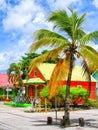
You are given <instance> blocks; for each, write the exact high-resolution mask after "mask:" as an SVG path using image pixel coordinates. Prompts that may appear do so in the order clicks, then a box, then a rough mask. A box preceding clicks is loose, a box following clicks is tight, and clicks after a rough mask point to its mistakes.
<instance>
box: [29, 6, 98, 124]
mask: <svg viewBox="0 0 98 130" xmlns="http://www.w3.org/2000/svg"><path fill="white" fill-rule="evenodd" d="M69 10H70V14H67V12H66V11H65V10H58V11H54V12H51V14H50V16H49V18H48V21H49V22H53V23H54V29H56V31H57V33H56V32H54V31H51V30H47V29H40V30H37V31H35V33H34V43H33V44H32V45H31V46H30V52H35V51H36V50H37V49H39V48H41V47H43V46H48V47H50V51H48V52H47V53H45V54H43V55H41V56H39V57H37V58H35V59H34V60H32V62H31V63H30V69H32V68H33V67H34V66H36V64H38V63H41V62H44V61H45V60H46V59H52V60H53V59H55V58H57V56H58V55H59V56H60V58H59V60H58V62H57V64H56V66H55V69H54V71H53V73H52V75H51V78H50V81H49V98H50V99H51V98H52V97H54V96H55V95H56V94H57V90H58V89H59V87H58V86H60V82H59V81H61V80H65V79H66V78H65V77H67V79H66V80H67V83H66V98H65V125H70V118H69V117H70V116H69V100H70V96H69V95H70V83H71V76H72V70H73V67H74V65H75V61H76V60H77V59H80V60H81V63H82V64H81V65H82V67H83V68H84V74H85V75H86V78H87V79H88V86H89V91H90V89H91V82H90V81H91V76H90V71H89V68H88V64H89V63H92V65H94V64H98V53H97V52H96V51H95V50H94V49H93V48H92V47H90V46H89V43H90V42H94V41H97V40H98V31H95V32H91V33H86V32H85V30H84V29H83V27H84V26H83V25H84V21H85V18H86V14H85V13H84V14H82V15H81V16H78V13H77V11H73V10H72V9H70V8H69ZM93 63H94V64H93ZM89 96H90V93H89Z"/></svg>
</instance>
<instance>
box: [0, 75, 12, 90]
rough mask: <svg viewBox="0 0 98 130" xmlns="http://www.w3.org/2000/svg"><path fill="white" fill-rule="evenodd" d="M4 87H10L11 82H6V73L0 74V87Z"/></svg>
mask: <svg viewBox="0 0 98 130" xmlns="http://www.w3.org/2000/svg"><path fill="white" fill-rule="evenodd" d="M1 87H2V88H4V87H12V84H11V83H10V84H9V82H8V75H7V74H0V88H1Z"/></svg>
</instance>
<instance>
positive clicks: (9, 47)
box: [0, 0, 98, 72]
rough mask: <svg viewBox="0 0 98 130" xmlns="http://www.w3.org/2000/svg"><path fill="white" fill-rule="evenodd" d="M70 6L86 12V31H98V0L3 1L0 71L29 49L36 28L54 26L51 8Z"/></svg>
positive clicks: (1, 3)
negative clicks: (50, 16) (49, 19)
mask: <svg viewBox="0 0 98 130" xmlns="http://www.w3.org/2000/svg"><path fill="white" fill-rule="evenodd" d="M67 7H72V8H73V9H75V10H77V11H78V12H79V14H82V13H85V12H86V13H87V19H86V26H85V30H86V31H87V32H90V31H95V30H98V0H0V72H2V71H4V70H7V69H8V67H9V65H10V64H11V63H13V62H18V61H19V60H20V58H21V56H22V55H24V53H26V52H28V50H29V46H30V45H31V44H32V42H33V38H32V36H33V32H34V31H35V30H37V29H40V28H46V29H51V28H52V24H51V23H48V22H47V21H46V19H47V16H48V14H49V13H50V11H53V10H57V9H66V10H67ZM93 47H94V48H96V49H97V50H98V45H97V44H94V45H93Z"/></svg>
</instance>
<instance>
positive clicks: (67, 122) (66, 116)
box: [64, 55, 73, 126]
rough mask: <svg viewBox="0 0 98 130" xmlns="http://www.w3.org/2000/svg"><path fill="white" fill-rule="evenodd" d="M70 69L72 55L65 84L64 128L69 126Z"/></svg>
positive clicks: (71, 67)
mask: <svg viewBox="0 0 98 130" xmlns="http://www.w3.org/2000/svg"><path fill="white" fill-rule="evenodd" d="M72 69H73V55H71V56H70V68H69V74H68V78H67V84H66V98H65V115H64V119H65V126H69V125H70V116H69V108H70V83H71V76H72Z"/></svg>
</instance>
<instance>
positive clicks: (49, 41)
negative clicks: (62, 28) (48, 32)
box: [30, 37, 69, 52]
mask: <svg viewBox="0 0 98 130" xmlns="http://www.w3.org/2000/svg"><path fill="white" fill-rule="evenodd" d="M64 45H65V46H68V45H69V42H68V41H66V40H64V39H60V38H56V37H50V38H49V37H48V38H42V39H41V40H38V41H36V42H34V43H33V44H32V45H31V46H30V52H35V51H36V50H37V49H39V48H41V47H45V46H47V47H50V48H56V47H60V46H64Z"/></svg>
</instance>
